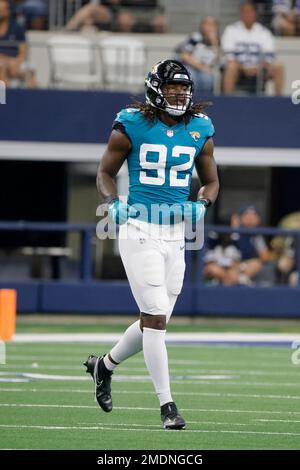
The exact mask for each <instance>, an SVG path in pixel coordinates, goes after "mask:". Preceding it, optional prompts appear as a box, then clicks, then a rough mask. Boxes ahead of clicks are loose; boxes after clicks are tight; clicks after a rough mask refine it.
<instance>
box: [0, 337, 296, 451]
mask: <svg viewBox="0 0 300 470" xmlns="http://www.w3.org/2000/svg"><path fill="white" fill-rule="evenodd" d="M107 348H108V345H107V346H103V345H100V347H99V345H96V344H50V343H49V344H47V343H46V344H41V343H36V344H17V343H9V344H8V345H7V364H6V365H0V373H1V375H0V410H1V411H0V448H1V449H97V450H101V449H106V450H110V449H142V450H143V449H180V450H182V449H198V450H202V449H204V450H205V449H300V406H299V405H300V365H299V366H295V365H292V363H291V350H290V349H289V348H279V347H278V348H275V347H225V346H222V347H221V346H174V345H172V346H169V347H168V351H169V359H170V371H171V376H172V390H173V398H174V399H175V401H176V403H177V405H178V407H179V409H180V411H181V412H182V414H183V416H184V417H185V419H186V421H187V428H186V430H183V431H164V430H163V429H162V428H161V423H160V416H159V407H158V401H157V398H156V396H155V394H154V390H153V386H152V383H151V382H149V379H148V374H147V371H146V368H145V365H144V361H143V356H142V354H138V355H136V356H134V357H133V358H131V359H129V360H128V361H126V362H125V363H123V364H122V365H121V366H120V367H119V369H118V370H117V372H116V373H115V374H114V383H113V401H114V410H113V411H112V413H108V414H106V413H104V412H102V411H101V410H100V408H98V405H97V404H96V403H95V402H94V399H93V384H92V379H91V378H90V377H89V376H88V375H87V374H85V372H84V367H83V366H82V362H83V361H84V360H85V359H86V357H87V355H88V354H89V353H102V352H105V351H107ZM4 373H5V374H11V375H4ZM22 373H31V374H43V375H44V374H48V375H51V376H53V375H54V376H59V377H60V380H58V379H56V380H54V379H53V378H48V379H46V378H42V379H32V380H30V381H29V382H23V381H22V380H26V377H24V376H21V375H18V374H22ZM7 379H14V380H16V381H14V382H8V381H3V380H7ZM87 379H88V380H87Z"/></svg>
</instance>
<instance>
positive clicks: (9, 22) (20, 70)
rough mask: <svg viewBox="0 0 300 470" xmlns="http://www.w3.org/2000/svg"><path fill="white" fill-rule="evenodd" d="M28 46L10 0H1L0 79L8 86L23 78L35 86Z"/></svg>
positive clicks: (28, 84)
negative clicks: (12, 10) (28, 59)
mask: <svg viewBox="0 0 300 470" xmlns="http://www.w3.org/2000/svg"><path fill="white" fill-rule="evenodd" d="M27 53H28V47H27V44H26V38H25V30H24V28H23V27H22V26H21V25H20V24H18V23H17V22H16V21H15V20H14V19H13V18H12V15H11V11H10V4H9V1H8V0H0V80H2V81H3V82H5V83H6V85H7V86H10V85H12V83H13V81H14V80H22V81H24V82H25V84H26V85H27V86H29V87H35V86H36V82H35V77H34V73H33V71H32V70H30V69H29V67H28V63H27V62H26V59H27Z"/></svg>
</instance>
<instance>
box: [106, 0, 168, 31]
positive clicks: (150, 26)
mask: <svg viewBox="0 0 300 470" xmlns="http://www.w3.org/2000/svg"><path fill="white" fill-rule="evenodd" d="M104 3H114V4H118V5H119V8H118V10H117V11H116V31H119V32H122V33H129V32H132V31H134V32H141V33H165V32H166V30H167V20H166V17H165V15H164V11H163V8H162V6H161V5H160V4H159V1H158V0H104Z"/></svg>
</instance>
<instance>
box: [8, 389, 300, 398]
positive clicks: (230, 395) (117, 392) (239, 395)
mask: <svg viewBox="0 0 300 470" xmlns="http://www.w3.org/2000/svg"><path fill="white" fill-rule="evenodd" d="M1 392H16V393H28V392H30V393H45V392H46V393H47V392H50V393H69V394H72V393H75V394H76V393H80V394H81V393H88V394H91V390H71V389H67V388H63V389H57V388H33V389H22V388H2V387H1V388H0V393H1ZM113 393H114V395H149V390H145V391H142V390H114V392H113ZM173 395H175V396H176V395H182V396H195V397H197V396H200V397H221V398H226V397H228V398H255V399H265V398H267V399H271V400H300V395H297V396H293V395H265V394H249V393H217V392H210V393H208V392H176V391H174V392H173Z"/></svg>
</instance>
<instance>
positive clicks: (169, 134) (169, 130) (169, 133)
mask: <svg viewBox="0 0 300 470" xmlns="http://www.w3.org/2000/svg"><path fill="white" fill-rule="evenodd" d="M173 135H174V131H172V129H168V130H167V136H168V137H173Z"/></svg>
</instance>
